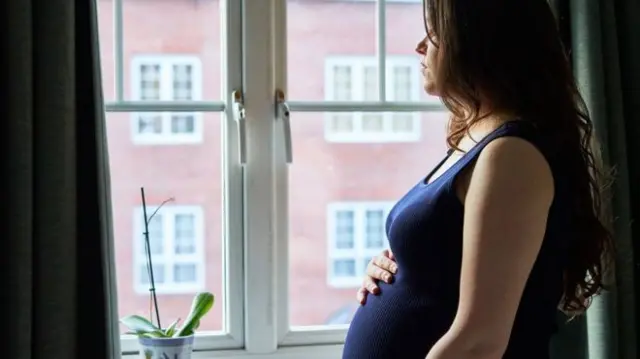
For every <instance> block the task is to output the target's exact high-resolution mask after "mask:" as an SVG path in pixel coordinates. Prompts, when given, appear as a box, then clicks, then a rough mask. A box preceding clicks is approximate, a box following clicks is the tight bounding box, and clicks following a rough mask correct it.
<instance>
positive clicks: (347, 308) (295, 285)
mask: <svg viewBox="0 0 640 359" xmlns="http://www.w3.org/2000/svg"><path fill="white" fill-rule="evenodd" d="M307 76H309V75H308V74H307ZM317 76H319V77H322V74H317ZM327 115H330V113H301V112H293V113H292V115H291V120H292V121H291V126H292V127H291V130H292V140H293V154H294V158H295V160H294V162H293V164H292V165H290V167H289V221H288V222H289V268H290V277H289V278H290V279H289V285H290V288H289V295H290V300H289V303H290V324H291V325H293V326H306V325H324V324H336V323H338V322H337V321H340V320H341V322H340V323H348V322H349V321H350V319H351V315H352V314H353V309H354V308H353V307H352V305H353V302H354V296H355V290H356V289H357V287H358V286H359V284H360V283H361V281H362V276H363V275H364V270H365V266H366V264H367V262H368V261H369V260H370V259H371V256H373V255H376V254H378V253H380V251H381V250H382V249H383V248H385V247H387V241H386V237H385V235H384V230H385V229H384V226H385V222H386V217H387V211H388V208H387V207H386V206H388V205H392V204H393V203H394V202H395V201H396V200H398V199H399V198H400V197H401V196H402V195H403V194H404V193H406V191H408V190H409V189H410V188H411V187H412V186H413V185H415V184H416V183H417V182H418V181H420V180H421V179H422V178H423V177H424V176H425V175H426V174H427V173H428V172H429V171H430V170H431V168H432V166H434V165H435V164H436V163H437V162H438V161H440V160H441V159H442V158H443V157H444V155H445V152H446V143H445V140H444V135H445V129H446V126H445V125H446V121H447V116H446V114H444V113H421V114H413V113H411V115H412V116H416V118H417V120H418V121H419V123H418V124H417V125H416V129H420V131H421V132H420V133H419V136H417V137H416V138H418V140H412V141H404V142H399V143H397V142H391V143H388V142H379V141H377V140H376V138H377V137H379V136H380V135H382V134H378V135H377V137H376V138H373V139H371V138H370V140H369V141H362V138H363V137H362V134H358V135H357V136H355V137H354V138H351V139H349V140H353V143H348V144H346V143H335V142H331V141H327V140H326V137H324V135H325V132H324V131H325V126H326V121H327V119H328V118H330V117H327ZM391 115H395V114H390V116H391ZM384 135H385V136H391V135H389V134H388V133H386V132H385V133H384ZM388 138H390V137H388ZM389 169H396V170H389ZM355 308H357V306H356V307H355Z"/></svg>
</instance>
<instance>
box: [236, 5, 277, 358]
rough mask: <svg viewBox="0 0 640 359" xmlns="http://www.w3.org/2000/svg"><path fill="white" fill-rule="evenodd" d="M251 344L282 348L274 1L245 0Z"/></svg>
mask: <svg viewBox="0 0 640 359" xmlns="http://www.w3.org/2000/svg"><path fill="white" fill-rule="evenodd" d="M243 5H244V19H243V20H244V21H243V34H244V36H245V38H244V49H243V50H244V51H243V57H244V68H245V73H244V96H245V114H246V140H247V163H246V165H245V182H244V189H245V204H246V205H245V208H244V214H245V218H244V219H245V220H244V223H245V242H244V243H245V253H244V269H245V272H244V273H245V280H246V283H245V346H246V349H247V351H248V352H249V353H270V352H273V351H275V350H276V349H277V342H278V340H277V336H278V335H277V328H278V326H277V315H276V308H277V305H276V293H275V292H276V281H275V277H276V270H275V249H274V242H275V235H276V232H275V231H276V228H275V227H276V226H275V220H276V216H275V211H274V208H275V206H276V195H275V189H276V183H275V169H274V153H275V141H274V117H273V115H274V103H273V95H274V90H275V86H274V85H275V84H274V79H273V73H272V71H265V69H271V70H272V69H273V68H274V61H273V52H274V49H273V46H272V45H273V41H272V40H273V39H272V36H271V35H272V32H273V30H272V25H273V18H272V15H273V2H272V1H245V2H244V3H243Z"/></svg>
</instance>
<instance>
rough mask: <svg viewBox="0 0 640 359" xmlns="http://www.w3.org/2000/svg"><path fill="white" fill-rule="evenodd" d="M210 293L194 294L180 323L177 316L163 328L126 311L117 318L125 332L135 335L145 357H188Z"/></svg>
mask: <svg viewBox="0 0 640 359" xmlns="http://www.w3.org/2000/svg"><path fill="white" fill-rule="evenodd" d="M213 302H214V296H213V294H211V293H209V292H202V293H198V294H196V296H195V297H194V298H193V303H192V304H191V311H190V312H189V315H187V319H186V320H185V321H184V323H183V324H182V325H178V323H179V321H180V320H179V319H178V320H175V321H174V322H173V323H171V325H169V326H168V327H166V328H164V329H160V328H159V327H158V326H156V325H155V324H153V323H152V322H151V320H149V319H147V318H144V317H142V316H139V315H128V316H126V317H124V318H122V319H120V322H122V324H124V325H125V326H126V327H127V328H129V333H128V334H134V335H136V336H138V343H139V344H140V358H144V359H191V352H192V350H193V337H194V332H195V330H196V329H197V328H198V326H199V325H200V319H202V317H204V315H205V314H207V312H208V311H209V310H210V309H211V307H212V306H213Z"/></svg>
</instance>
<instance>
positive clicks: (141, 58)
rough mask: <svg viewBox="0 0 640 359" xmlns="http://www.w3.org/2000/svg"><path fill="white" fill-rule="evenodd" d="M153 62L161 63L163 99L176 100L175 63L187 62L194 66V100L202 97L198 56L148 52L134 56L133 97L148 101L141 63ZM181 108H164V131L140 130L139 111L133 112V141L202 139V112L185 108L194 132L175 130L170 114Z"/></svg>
mask: <svg viewBox="0 0 640 359" xmlns="http://www.w3.org/2000/svg"><path fill="white" fill-rule="evenodd" d="M147 64H152V65H158V66H159V67H160V101H173V99H172V98H173V76H174V74H173V71H172V68H173V65H176V64H185V65H189V66H191V68H192V71H193V73H192V75H193V78H192V79H191V81H192V82H191V85H192V88H191V95H192V98H193V99H192V101H200V100H202V63H201V61H200V58H199V57H198V56H192V55H168V54H158V55H153V54H147V55H135V56H134V57H133V58H132V60H131V94H132V97H133V100H134V101H140V102H145V101H143V100H142V99H141V90H142V89H141V86H140V85H141V80H142V78H141V75H142V73H141V67H142V66H143V65H147ZM176 114H178V112H161V113H160V115H161V116H162V133H140V132H139V131H138V125H139V123H138V116H139V115H138V113H132V114H131V134H132V140H133V143H135V144H137V145H184V144H198V143H201V142H202V139H203V124H202V113H200V112H183V113H182V114H188V115H191V116H193V132H192V133H173V132H172V131H171V117H172V116H173V115H176Z"/></svg>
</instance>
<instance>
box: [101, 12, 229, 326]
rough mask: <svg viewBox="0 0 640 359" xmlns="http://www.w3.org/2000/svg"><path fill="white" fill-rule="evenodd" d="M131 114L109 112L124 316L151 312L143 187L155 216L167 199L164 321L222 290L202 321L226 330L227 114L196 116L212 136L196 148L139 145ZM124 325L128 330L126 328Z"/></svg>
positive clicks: (175, 140)
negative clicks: (197, 297) (132, 133)
mask: <svg viewBox="0 0 640 359" xmlns="http://www.w3.org/2000/svg"><path fill="white" fill-rule="evenodd" d="M162 4H164V2H162ZM162 6H164V5H162ZM131 115H132V114H130V113H117V112H112V113H108V114H107V136H108V142H109V143H108V145H109V151H110V152H109V159H110V166H111V190H112V206H113V219H114V232H115V233H114V234H115V235H114V239H115V253H116V258H115V261H116V271H117V284H118V308H119V311H120V315H125V314H139V315H143V316H147V315H148V311H149V291H148V287H149V285H148V282H149V280H148V275H147V272H146V256H145V252H144V250H143V249H144V241H143V240H142V233H143V232H144V231H143V230H142V229H141V226H142V224H143V223H144V222H143V219H142V214H141V200H140V187H141V186H143V187H144V189H145V194H146V200H147V204H148V206H149V207H150V208H152V210H149V211H148V212H149V215H150V214H151V213H153V211H155V208H157V207H158V206H160V205H161V204H162V203H163V202H164V201H167V200H168V202H167V203H165V204H164V205H163V206H162V207H161V208H160V209H159V210H158V211H157V213H156V214H155V215H154V217H153V219H152V220H151V221H150V223H149V237H150V242H151V248H152V252H153V254H152V261H153V262H154V268H155V270H154V277H155V282H156V289H157V293H158V304H159V307H160V314H161V319H162V322H166V323H169V322H172V321H173V320H175V319H177V318H183V319H184V316H185V315H186V314H187V313H188V311H189V308H190V306H191V301H192V300H193V296H194V295H195V293H196V292H198V291H202V290H208V291H211V292H212V293H214V294H215V295H216V304H215V305H214V307H213V308H212V310H211V312H210V313H209V314H208V315H207V316H206V317H205V318H204V319H203V321H202V323H201V326H200V332H202V331H211V330H222V329H223V326H222V325H223V311H222V308H223V305H224V301H225V300H226V298H224V292H223V288H224V287H223V282H222V278H223V277H222V274H223V273H224V270H223V256H222V241H223V228H222V225H223V221H222V215H223V213H222V203H223V202H222V201H223V198H222V190H221V189H222V183H221V182H220V181H221V178H222V172H221V170H222V167H221V166H222V153H221V148H222V146H221V143H220V142H221V140H222V132H221V115H220V114H218V113H198V114H197V115H198V116H202V121H203V129H202V131H203V132H204V133H205V134H206V136H203V138H204V140H203V142H202V143H200V144H195V145H194V144H192V143H183V142H180V137H166V138H165V140H166V141H167V142H163V143H159V144H153V143H152V144H136V143H134V142H133V141H132V138H131V136H130V135H129V133H130V131H131V127H130V126H129V122H128V121H129V119H130V118H131ZM176 169H179V170H176ZM133 238H135V239H136V241H133V240H132V239H133ZM138 239H140V240H138ZM136 246H137V248H136ZM121 330H122V332H123V333H124V332H125V331H126V330H125V328H124V327H122V328H121Z"/></svg>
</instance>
